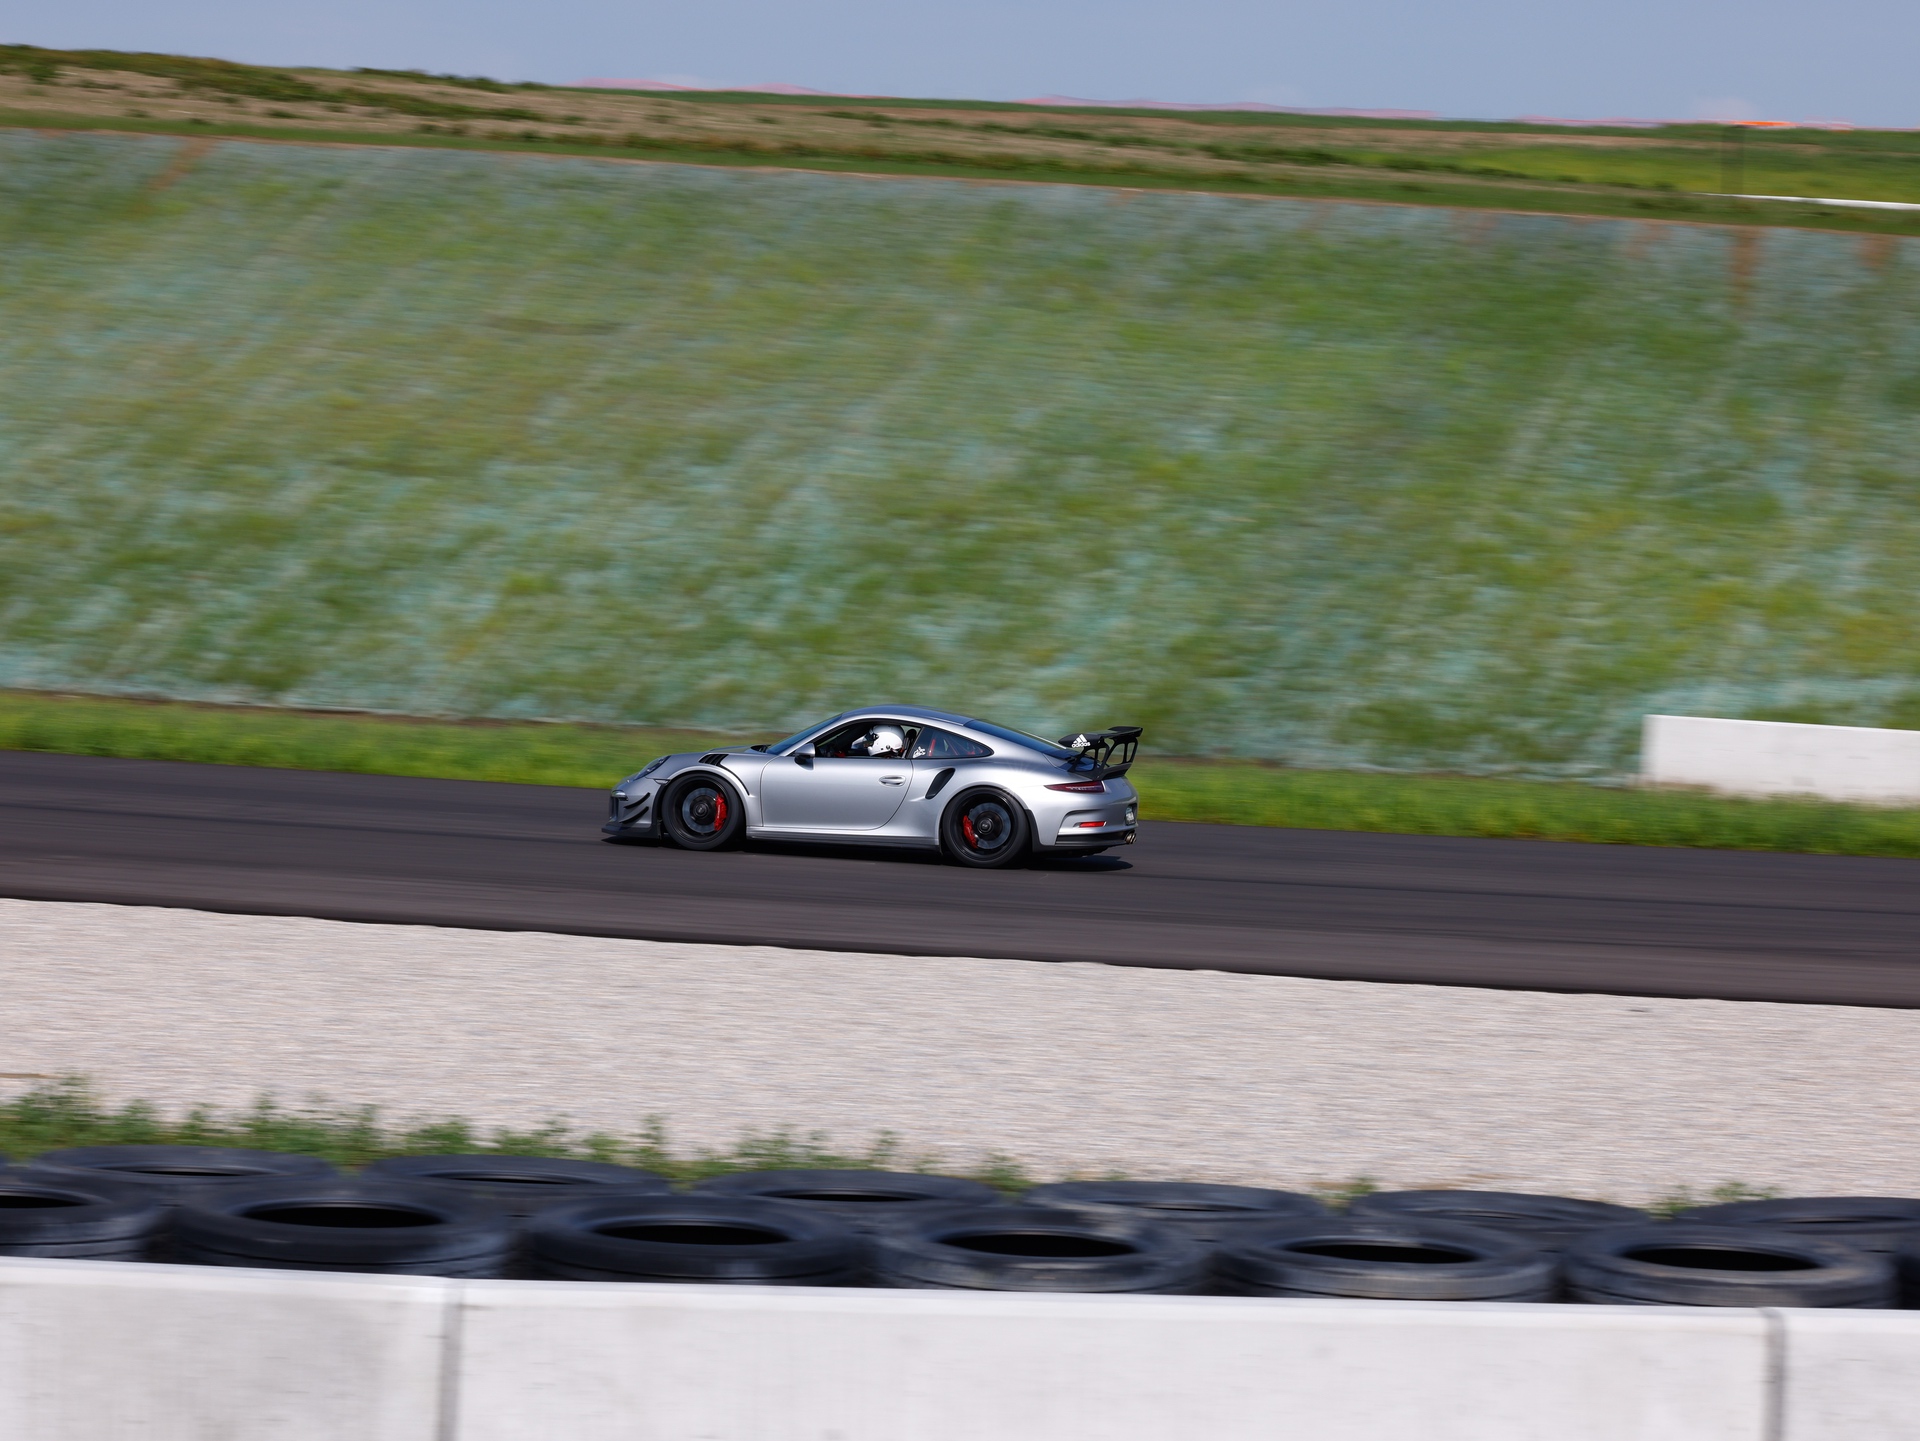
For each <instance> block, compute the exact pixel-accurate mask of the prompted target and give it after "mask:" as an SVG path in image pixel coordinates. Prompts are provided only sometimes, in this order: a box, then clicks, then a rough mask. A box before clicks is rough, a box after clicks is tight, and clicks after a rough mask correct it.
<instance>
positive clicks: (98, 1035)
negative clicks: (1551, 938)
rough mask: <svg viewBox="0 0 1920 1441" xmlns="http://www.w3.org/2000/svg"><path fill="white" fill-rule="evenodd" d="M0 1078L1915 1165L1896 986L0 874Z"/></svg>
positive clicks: (504, 1121)
mask: <svg viewBox="0 0 1920 1441" xmlns="http://www.w3.org/2000/svg"><path fill="white" fill-rule="evenodd" d="M0 967H3V968H4V969H3V970H0V976H3V977H4V988H3V989H0V996H3V997H4V1009H3V1010H0V1072H4V1073H5V1077H4V1079H3V1080H0V1086H4V1087H5V1088H6V1089H5V1092H4V1094H17V1093H18V1092H19V1091H20V1090H22V1089H24V1088H26V1087H28V1086H31V1085H34V1084H37V1083H38V1082H37V1081H36V1079H35V1078H36V1077H51V1076H61V1075H70V1074H80V1075H85V1076H87V1077H89V1078H91V1080H92V1081H93V1082H94V1083H95V1084H96V1086H97V1087H98V1089H99V1090H100V1091H101V1092H102V1093H103V1094H104V1095H105V1096H106V1097H108V1098H110V1099H112V1100H116V1101H120V1100H130V1099H136V1098H140V1099H146V1100H149V1101H152V1102H154V1103H156V1104H157V1105H158V1106H160V1107H161V1108H162V1109H163V1110H166V1111H169V1112H177V1111H183V1110H185V1109H186V1108H188V1107H189V1106H192V1105H194V1104H211V1105H214V1106H217V1107H223V1108H237V1107H242V1106H245V1105H247V1104H248V1103H250V1102H251V1101H252V1100H254V1099H255V1098H256V1097H257V1096H258V1095H259V1094H261V1093H262V1092H271V1093H272V1094H274V1095H275V1096H276V1097H277V1098H278V1099H279V1100H280V1101H282V1102H283V1103H290V1104H296V1105H298V1104H305V1103H309V1102H317V1103H322V1104H325V1105H328V1106H346V1105H360V1104H374V1105H378V1106H379V1107H380V1108H381V1109H382V1111H383V1114H384V1115H385V1116H386V1117H387V1118H389V1119H391V1120H396V1121H397V1120H402V1119H415V1118H419V1119H428V1118H438V1117H445V1116H455V1115H457V1116H464V1117H466V1118H468V1119H470V1120H473V1121H475V1122H478V1123H481V1124H484V1125H513V1126H524V1125H529V1124H535V1123H539V1122H542V1121H546V1120H549V1119H552V1118H555V1117H564V1118H566V1119H567V1120H569V1121H571V1122H572V1123H574V1124H576V1125H578V1126H580V1127H583V1128H587V1129H605V1130H612V1131H616V1132H621V1133H627V1132H632V1131H636V1130H638V1129H639V1127H640V1126H641V1124H642V1123H643V1122H644V1120H645V1118H647V1117H649V1116H659V1117H661V1118H663V1119H664V1120H665V1122H666V1123H667V1126H668V1130H669V1135H670V1139H671V1141H672V1143H673V1144H674V1145H675V1146H676V1147H677V1148H680V1149H688V1150H691V1149H694V1148H698V1147H702V1146H711V1147H722V1146H725V1145H727V1144H729V1143H730V1142H732V1141H733V1140H734V1139H736V1138H737V1137H738V1136H739V1135H740V1134H741V1133H742V1132H745V1131H767V1130H772V1129H775V1128H780V1127H790V1128H794V1129H796V1130H799V1131H824V1132H826V1133H828V1135H829V1136H830V1137H831V1138H832V1140H833V1141H834V1142H836V1143H838V1144H840V1145H842V1146H846V1147H850V1148H858V1147H861V1146H864V1145H865V1144H866V1143H867V1142H868V1141H870V1140H871V1139H872V1138H873V1136H874V1135H875V1133H876V1132H879V1131H882V1130H887V1131H892V1132H896V1133H897V1134H898V1135H899V1136H900V1137H901V1139H902V1141H903V1142H904V1144H905V1147H906V1152H907V1154H909V1155H911V1156H913V1157H915V1158H916V1159H922V1158H924V1159H926V1160H928V1161H931V1162H933V1163H935V1164H944V1165H950V1166H967V1165H972V1164H977V1163H979V1162H981V1161H983V1160H984V1159H985V1158H986V1157H988V1156H989V1155H993V1154H998V1155H1003V1156H1007V1157H1011V1158H1013V1159H1014V1160H1016V1161H1018V1162H1019V1163H1021V1164H1022V1165H1024V1166H1025V1167H1026V1168H1028V1169H1029V1170H1030V1171H1031V1172H1032V1173H1034V1174H1035V1175H1036V1176H1037V1177H1039V1178H1042V1179H1050V1178H1054V1177H1058V1176H1063V1175H1070V1174H1083V1175H1102V1174H1107V1173H1115V1172H1117V1173H1124V1174H1126V1175H1129V1176H1134V1177H1142V1178H1148V1177H1151V1178H1167V1179H1191V1180H1219V1181H1241V1182H1253V1183H1261V1184H1270V1185H1281V1186H1302V1185H1313V1184H1318V1185H1329V1184H1338V1183H1343V1182H1348V1181H1351V1180H1354V1179H1356V1178H1359V1177H1368V1178H1371V1179H1373V1180H1375V1181H1377V1182H1379V1183H1380V1184H1383V1185H1387V1186H1403V1185H1445V1186H1475V1187H1486V1188H1498V1189H1535V1190H1548V1191H1557V1192H1561V1193H1565V1194H1573V1195H1586V1196H1594V1197H1602V1198H1608V1199H1614V1200H1619V1201H1625V1202H1643V1201H1647V1200H1651V1199H1657V1198H1661V1197H1667V1196H1671V1195H1673V1194H1674V1193H1676V1192H1677V1191H1679V1190H1681V1189H1682V1188H1686V1189H1688V1190H1690V1191H1692V1192H1693V1193H1695V1194H1700V1193H1703V1192H1705V1191H1707V1190H1708V1189H1710V1188H1712V1187H1713V1186H1715V1185H1717V1184H1721V1183H1725V1182H1742V1183H1745V1184H1747V1185H1751V1186H1766V1187H1777V1188H1779V1189H1781V1190H1783V1191H1785V1192H1787V1193H1789V1194H1838V1193H1850V1194H1891V1195H1902V1194H1905V1195H1920V1143H1917V1142H1916V1139H1915V1135H1914V1121H1913V1118H1914V1116H1915V1114H1916V1110H1917V1109H1920V1105H1917V1103H1920V1068H1916V1067H1915V1066H1914V1064H1913V1058H1914V1056H1915V1055H1916V1050H1917V1048H1920V1012H1914V1011H1898V1010H1878V1009H1865V1008H1861V1009H1855V1008H1850V1007H1841V1006H1794V1005H1773V1004H1761V1003H1753V1002H1730V1001H1672V1000H1647V999H1640V998H1634V997H1617V996H1595V995H1548V994H1542V993H1537V992H1524V991H1491V990H1472V989H1466V988H1450V987H1439V986H1410V985H1377V984H1366V983H1357V982H1346V981H1317V980H1296V979H1291V978H1286V977H1274V976H1249V975H1229V974H1224V973H1219V972H1210V971H1200V972H1191V971H1158V970H1140V969H1131V968H1124V967H1115V966H1100V965H1054V964H1040V963H1034V962H1027V961H1003V960H978V959H967V958H952V959H928V958H925V957H911V956H885V955H857V954H846V953H841V952H830V951H798V950H780V949H775V948H771V947H736V946H715V945H690V944H664V943H655V942H646V941H621V940H597V939H591V938H584V937H577V936H561V935H548V934H529V933H498V932H489V931H467V930H442V929H435V928H432V927H425V926H387V925H351V924H343V923H339V922H334V921H319V920H304V919H288V918H271V917H254V916H227V915H212V914H208V913H205V912H198V911H187V910H170V909H158V908H144V907H131V906H109V905H78V904H65V903H51V902H33V901H6V900H0Z"/></svg>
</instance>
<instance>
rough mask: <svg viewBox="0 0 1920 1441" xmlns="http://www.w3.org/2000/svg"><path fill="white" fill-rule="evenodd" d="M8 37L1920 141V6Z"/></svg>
mask: <svg viewBox="0 0 1920 1441" xmlns="http://www.w3.org/2000/svg"><path fill="white" fill-rule="evenodd" d="M0 40H4V41H7V42H14V43H19V42H25V43H29V44H36V45H47V46H98V47H106V48H112V49H123V50H124V49H144V50H170V51H182V52H189V53H193V54H202V55H220V56H225V57H227V58H230V59H235V60H251V61H258V62H263V63H273V64H311V65H329V66H342V67H347V66H353V65H374V66H386V67H418V68H422V69H428V70H439V71H448V70H451V71H457V72H460V73H463V74H488V75H494V76H498V77H500V78H503V79H514V80H545V81H549V82H565V81H571V80H578V79H582V78H585V77H588V76H613V77H635V76H655V77H662V76H664V77H687V78H694V79H698V80H701V81H706V82H713V83H720V84H736V85H751V84H758V83H762V82H765V81H785V82H787V83H790V84H797V85H807V86H812V87H815V88H818V89H822V90H843V91H852V92H858V93H878V94H889V95H942V96H973V97H979V98H983V99H1017V98H1021V97H1024V96H1030V95H1039V94H1065V95H1078V96H1087V97H1091V98H1100V99H1121V98H1131V97H1150V98H1155V99H1163V100H1215V101H1218V100H1265V101H1268V102H1271V103H1275V104H1283V105H1285V104H1291V105H1313V106H1357V107H1399V108H1407V109H1417V110H1435V111H1439V112H1441V113H1442V114H1446V115H1461V116H1489V117H1499V116H1512V115H1523V114H1544V115H1564V116H1584V117H1599V116H1620V115H1627V116H1642V117H1649V118H1651V117H1661V118H1668V117H1701V118H1740V117H1750V118H1768V119H1830V118H1839V119H1847V120H1851V121H1853V122H1855V123H1856V124H1870V125H1900V126H1914V125H1920V84H1916V82H1915V80H1914V78H1913V62H1914V58H1915V56H1916V53H1920V4H1916V3H1914V0H1828V3H1826V4H1823V5H1817V4H1809V3H1807V0H1794V3H1788V0H1744V3H1735V0H1619V3H1614V4H1609V5H1600V4H1590V3H1575V0H1316V3H1302V0H1180V3H1178V4H1175V3H1171V0H1097V3H1096V0H1042V3H1019V0H978V3H973V4H967V5H961V4H957V3H952V0H700V3H686V0H682V3H677V4H665V3H660V0H647V3H635V0H541V3H539V4H531V3H523V0H326V3H323V4H308V5H284V6H283V5H273V4H262V3H260V0H57V3H55V0H39V3H32V4H28V3H23V0H0Z"/></svg>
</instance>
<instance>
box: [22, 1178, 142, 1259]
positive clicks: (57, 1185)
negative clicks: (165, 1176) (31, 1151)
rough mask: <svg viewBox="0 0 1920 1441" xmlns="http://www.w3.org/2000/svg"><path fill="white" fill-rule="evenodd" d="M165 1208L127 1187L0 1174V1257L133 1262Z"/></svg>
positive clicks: (136, 1190)
mask: <svg viewBox="0 0 1920 1441" xmlns="http://www.w3.org/2000/svg"><path fill="white" fill-rule="evenodd" d="M166 1215H167V1209H166V1207H165V1205H163V1204H162V1203H161V1201H160V1199H159V1198H158V1197H157V1196H155V1195H154V1194H153V1193H152V1192H150V1191H143V1190H140V1189H137V1188H134V1187H129V1186H112V1185H101V1184H97V1183H95V1184H88V1183H86V1182H79V1183H66V1182H62V1181H56V1180H35V1179H33V1178H31V1177H28V1176H26V1175H23V1174H22V1173H20V1172H18V1171H14V1172H8V1173H6V1174H4V1175H0V1256H67V1257H84V1258H88V1259H92V1260H96V1261H108V1260H112V1261H138V1260H140V1259H141V1258H142V1257H144V1256H145V1255H146V1254H147V1248H148V1246H149V1244H150V1243H151V1242H152V1240H153V1239H154V1237H155V1236H157V1235H158V1233H159V1231H160V1228H161V1225H162V1223H163V1222H164V1221H165V1219H166Z"/></svg>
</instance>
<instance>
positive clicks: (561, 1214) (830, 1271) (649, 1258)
mask: <svg viewBox="0 0 1920 1441" xmlns="http://www.w3.org/2000/svg"><path fill="white" fill-rule="evenodd" d="M525 1240H526V1248H527V1252H528V1255H529V1256H530V1258H531V1260H532V1264H533V1270H534V1273H535V1274H536V1275H540V1276H548V1277H552V1278H555V1279H558V1280H568V1281H702V1282H706V1283H708V1284H719V1285H724V1286H848V1285H852V1284H854V1283H855V1282H857V1281H859V1280H860V1278H861V1276H862V1274H863V1271H864V1264H863V1263H864V1252H865V1247H864V1245H863V1243H862V1242H861V1239H860V1237H859V1236H858V1235H857V1234H856V1233H855V1232H854V1231H853V1230H852V1229H851V1228H850V1227H847V1226H844V1225H842V1224H841V1223H840V1222H839V1221H837V1220H835V1219H834V1218H833V1217H831V1216H826V1215H822V1214H820V1213H819V1212H817V1211H811V1210H808V1209H807V1208H806V1207H803V1206H793V1205H785V1204H782V1203H780V1202H777V1201H759V1200H754V1199H752V1198H749V1197H745V1196H712V1195H692V1196H606V1197H599V1198H596V1199H593V1200H585V1201H574V1202H572V1203H570V1204H568V1205H564V1206H550V1207H548V1208H547V1209H546V1210H544V1211H542V1212H541V1213H540V1214H539V1215H537V1216H535V1217H534V1218H533V1219H532V1221H530V1222H529V1223H528V1225H527V1230H526V1237H525Z"/></svg>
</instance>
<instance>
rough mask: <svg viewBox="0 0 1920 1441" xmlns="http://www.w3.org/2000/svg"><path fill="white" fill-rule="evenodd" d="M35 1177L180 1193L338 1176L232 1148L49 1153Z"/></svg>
mask: <svg viewBox="0 0 1920 1441" xmlns="http://www.w3.org/2000/svg"><path fill="white" fill-rule="evenodd" d="M26 1173H27V1174H28V1175H33V1176H54V1175H58V1176H62V1177H65V1178H67V1179H68V1180H74V1181H79V1180H93V1181H111V1182H113V1183H115V1184H118V1185H127V1186H146V1187H151V1188H153V1189H154V1190H155V1191H158V1192H166V1193H174V1192H179V1191H182V1190H185V1189H188V1188H198V1187H203V1186H223V1185H240V1184H245V1183H247V1182H252V1181H264V1180H269V1179H271V1178H273V1177H276V1176H333V1175H338V1174H339V1173H338V1172H337V1171H335V1170H334V1168H333V1166H332V1164H331V1163H329V1162H327V1161H323V1160H321V1159H320V1158H319V1157H318V1156H299V1155H293V1154H291V1153H289V1152H286V1151H246V1150H238V1149H235V1148H233V1147H228V1146H76V1147H73V1148H72V1149H70V1150H64V1151H47V1152H44V1153H42V1154H41V1155H39V1156H36V1157H35V1158H34V1160H33V1163H32V1164H31V1165H29V1166H28V1167H27V1168H26Z"/></svg>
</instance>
